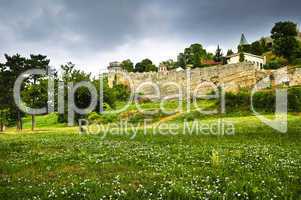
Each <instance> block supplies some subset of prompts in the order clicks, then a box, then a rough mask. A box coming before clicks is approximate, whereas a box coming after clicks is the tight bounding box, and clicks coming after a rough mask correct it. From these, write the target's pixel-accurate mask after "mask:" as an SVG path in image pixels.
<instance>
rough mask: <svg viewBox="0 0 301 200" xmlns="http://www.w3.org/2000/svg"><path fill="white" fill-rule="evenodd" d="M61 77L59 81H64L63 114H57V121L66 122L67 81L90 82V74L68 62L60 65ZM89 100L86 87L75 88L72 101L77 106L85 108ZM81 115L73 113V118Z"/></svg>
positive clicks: (76, 118) (74, 82)
mask: <svg viewBox="0 0 301 200" xmlns="http://www.w3.org/2000/svg"><path fill="white" fill-rule="evenodd" d="M61 70H62V78H61V81H62V82H63V83H64V102H65V105H64V108H65V110H64V114H60V115H59V122H67V119H68V118H67V113H68V112H67V111H68V110H67V109H69V108H68V105H67V103H68V89H69V88H68V83H73V84H76V83H78V82H81V81H89V82H91V74H90V73H89V74H87V73H85V72H84V71H81V70H77V69H76V68H75V65H74V64H73V63H71V62H68V63H67V64H66V65H61ZM90 101H91V94H90V92H89V90H88V88H86V87H80V88H78V89H77V90H76V92H75V94H74V102H75V105H76V106H77V107H78V108H86V107H88V106H89V104H90ZM80 117H81V115H79V114H77V113H76V114H75V120H76V121H77V120H78V119H79V118H80Z"/></svg>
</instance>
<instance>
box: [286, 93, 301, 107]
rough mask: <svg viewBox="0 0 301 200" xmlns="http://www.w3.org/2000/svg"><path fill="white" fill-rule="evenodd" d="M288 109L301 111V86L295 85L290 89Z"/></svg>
mask: <svg viewBox="0 0 301 200" xmlns="http://www.w3.org/2000/svg"><path fill="white" fill-rule="evenodd" d="M287 96H288V97H287V98H288V111H290V112H301V88H299V87H293V88H290V89H289V90H288V95H287Z"/></svg>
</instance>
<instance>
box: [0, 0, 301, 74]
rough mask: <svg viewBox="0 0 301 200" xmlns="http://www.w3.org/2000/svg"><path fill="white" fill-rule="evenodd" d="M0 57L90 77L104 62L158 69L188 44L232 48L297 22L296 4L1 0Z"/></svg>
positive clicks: (271, 0) (277, 0)
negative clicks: (46, 61)
mask: <svg viewBox="0 0 301 200" xmlns="http://www.w3.org/2000/svg"><path fill="white" fill-rule="evenodd" d="M0 2H1V5H0V54H1V58H0V59H1V60H3V54H4V53H8V54H15V53H19V54H22V55H24V56H28V55H29V54H31V53H41V54H45V55H47V56H49V58H50V59H51V65H53V66H56V67H58V66H59V65H60V64H64V63H66V62H68V61H72V62H73V63H75V64H77V65H78V66H79V67H80V68H81V69H85V70H87V71H91V72H99V71H101V70H104V69H105V68H106V66H107V65H108V63H109V62H110V61H115V60H116V61H121V60H123V59H127V58H130V59H131V60H132V61H134V62H137V61H140V60H141V59H143V58H150V59H151V60H153V61H154V62H155V63H156V64H158V63H159V62H160V61H162V60H167V59H169V58H172V59H176V56H177V54H178V53H179V52H181V51H183V49H184V48H185V47H187V46H189V45H190V44H191V43H201V44H202V45H203V46H204V47H205V48H206V49H207V50H209V51H214V50H215V49H216V46H217V44H220V46H221V47H222V48H223V50H224V52H226V51H227V49H228V48H232V49H233V50H236V46H237V44H238V42H239V39H240V35H241V33H242V32H244V33H245V35H246V38H247V40H248V41H249V42H252V41H254V40H256V39H258V38H260V37H261V36H265V35H269V32H270V30H271V28H272V26H273V24H274V23H275V22H277V21H280V20H293V21H295V22H296V23H298V24H300V23H301V14H300V12H301V11H300V10H301V1H300V0H286V1H284V0H252V1H250V0H181V1H177V0H166V1H164V0H86V1H84V0H48V1H46V0H18V1H17V0H0Z"/></svg>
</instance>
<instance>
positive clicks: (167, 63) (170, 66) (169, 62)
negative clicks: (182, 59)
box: [160, 59, 177, 70]
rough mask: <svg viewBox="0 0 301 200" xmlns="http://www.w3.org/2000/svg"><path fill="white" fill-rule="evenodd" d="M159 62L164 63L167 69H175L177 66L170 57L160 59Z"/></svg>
mask: <svg viewBox="0 0 301 200" xmlns="http://www.w3.org/2000/svg"><path fill="white" fill-rule="evenodd" d="M160 64H163V65H165V66H166V67H167V69H169V70H171V69H175V68H176V67H177V64H176V62H174V61H173V60H172V59H169V60H166V61H162V62H161V63H160Z"/></svg>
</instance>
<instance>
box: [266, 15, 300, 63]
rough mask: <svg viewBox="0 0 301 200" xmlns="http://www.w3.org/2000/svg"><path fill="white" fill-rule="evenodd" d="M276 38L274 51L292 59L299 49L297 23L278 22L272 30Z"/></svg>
mask: <svg viewBox="0 0 301 200" xmlns="http://www.w3.org/2000/svg"><path fill="white" fill-rule="evenodd" d="M271 34H272V36H271V37H272V38H273V39H274V44H273V52H274V53H275V54H276V55H277V56H283V57H284V58H286V59H288V60H289V61H291V59H292V57H293V55H294V52H296V51H297V49H298V41H297V39H296V36H297V25H296V24H295V23H293V22H290V21H286V22H277V23H276V24H275V26H274V27H273V28H272V30H271Z"/></svg>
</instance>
